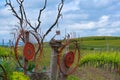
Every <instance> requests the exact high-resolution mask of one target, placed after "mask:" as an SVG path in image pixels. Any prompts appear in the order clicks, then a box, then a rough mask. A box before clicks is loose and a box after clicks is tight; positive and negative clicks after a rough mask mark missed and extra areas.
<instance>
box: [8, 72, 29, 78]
mask: <svg viewBox="0 0 120 80" xmlns="http://www.w3.org/2000/svg"><path fill="white" fill-rule="evenodd" d="M10 80H30V78H29V77H28V76H27V75H24V73H22V72H13V74H12V75H11V79H10Z"/></svg>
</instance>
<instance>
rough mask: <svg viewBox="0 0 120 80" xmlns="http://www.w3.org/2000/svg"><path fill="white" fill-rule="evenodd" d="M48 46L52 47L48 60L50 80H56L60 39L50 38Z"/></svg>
mask: <svg viewBox="0 0 120 80" xmlns="http://www.w3.org/2000/svg"><path fill="white" fill-rule="evenodd" d="M50 46H51V48H52V54H51V62H50V80H57V77H58V64H57V60H58V56H57V55H58V54H59V53H58V48H60V46H61V41H58V40H54V39H52V40H51V41H50Z"/></svg>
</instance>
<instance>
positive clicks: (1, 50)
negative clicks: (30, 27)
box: [0, 47, 10, 57]
mask: <svg viewBox="0 0 120 80" xmlns="http://www.w3.org/2000/svg"><path fill="white" fill-rule="evenodd" d="M9 53H10V50H9V48H8V47H0V57H1V56H2V57H4V56H8V55H9Z"/></svg>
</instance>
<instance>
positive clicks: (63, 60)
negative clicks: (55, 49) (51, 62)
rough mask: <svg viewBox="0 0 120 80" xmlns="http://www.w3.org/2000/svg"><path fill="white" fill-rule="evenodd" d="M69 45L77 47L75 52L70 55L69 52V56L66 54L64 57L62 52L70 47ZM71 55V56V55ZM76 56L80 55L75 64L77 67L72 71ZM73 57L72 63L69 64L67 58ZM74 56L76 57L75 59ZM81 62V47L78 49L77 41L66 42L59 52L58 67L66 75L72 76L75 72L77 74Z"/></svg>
mask: <svg viewBox="0 0 120 80" xmlns="http://www.w3.org/2000/svg"><path fill="white" fill-rule="evenodd" d="M69 44H74V45H75V51H74V52H71V51H70V53H69V52H68V53H67V54H64V55H63V56H62V52H63V50H64V49H65V48H66V47H67V46H68V45H69ZM69 54H70V55H69ZM75 54H78V56H77V57H78V58H77V62H76V64H75V66H74V67H73V68H72V69H71V68H70V67H71V65H72V64H73V63H74V57H75ZM68 55H69V56H71V57H72V58H71V62H69V61H68V60H67V57H68V58H69V56H68ZM73 55H74V57H73ZM79 60H80V50H79V47H78V43H77V41H68V42H65V44H64V45H63V46H62V47H61V48H60V50H59V55H58V66H59V68H60V71H61V72H62V73H63V74H64V75H70V74H72V73H73V72H75V70H76V69H77V67H78V64H79Z"/></svg>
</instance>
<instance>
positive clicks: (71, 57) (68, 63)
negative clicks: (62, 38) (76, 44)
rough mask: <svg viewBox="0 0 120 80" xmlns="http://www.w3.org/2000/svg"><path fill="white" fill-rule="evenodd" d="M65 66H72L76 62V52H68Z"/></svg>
mask: <svg viewBox="0 0 120 80" xmlns="http://www.w3.org/2000/svg"><path fill="white" fill-rule="evenodd" d="M64 62H65V66H66V67H68V68H69V67H70V66H71V65H72V64H73V62H74V53H73V52H72V51H70V52H68V53H67V54H66V55H65V58H64Z"/></svg>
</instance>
